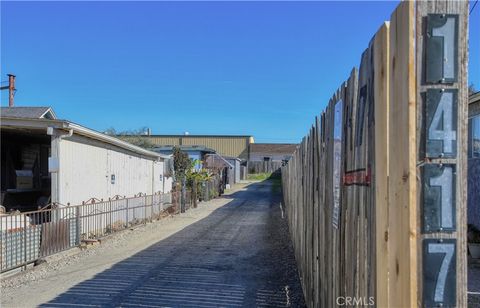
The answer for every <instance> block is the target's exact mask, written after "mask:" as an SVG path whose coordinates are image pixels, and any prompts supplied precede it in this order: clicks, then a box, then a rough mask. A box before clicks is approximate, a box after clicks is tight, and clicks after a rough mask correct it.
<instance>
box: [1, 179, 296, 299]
mask: <svg viewBox="0 0 480 308" xmlns="http://www.w3.org/2000/svg"><path fill="white" fill-rule="evenodd" d="M279 201H280V196H279V194H278V193H275V192H273V190H272V185H271V183H270V182H261V183H253V184H250V185H248V186H246V187H244V188H240V189H238V188H237V189H235V190H234V191H233V192H231V193H230V194H227V195H224V196H223V197H222V198H218V199H215V200H212V201H210V202H206V203H200V205H199V207H198V208H197V209H192V210H190V211H188V212H187V213H184V214H182V215H178V216H175V217H173V218H167V219H165V220H162V221H159V222H156V223H152V224H149V225H147V226H145V227H141V228H138V229H135V230H133V231H126V232H122V233H119V234H117V235H115V236H112V237H110V238H108V239H106V240H104V241H103V242H102V244H101V245H99V246H97V247H95V248H91V249H87V250H84V251H82V252H80V253H77V254H75V255H73V256H64V257H62V258H57V260H56V259H55V258H53V259H52V260H50V261H49V262H48V263H46V264H42V265H40V266H37V267H35V268H34V269H33V270H30V271H27V272H26V273H23V274H21V275H18V276H15V277H11V278H8V279H6V280H4V281H2V307H33V306H38V305H40V306H41V307H66V306H69V307H70V306H72V305H74V306H75V307H98V306H103V307H120V306H121V307H158V306H162V307H172V306H173V307H175V306H181V307H212V306H213V307H215V306H222V307H225V306H229V307H230V306H243V307H254V306H257V307H262V306H264V307H272V306H273V307H275V306H278V307H285V306H293V307H302V306H304V302H303V295H302V290H301V286H300V282H299V279H298V275H297V270H296V264H295V260H294V256H293V249H292V246H291V242H290V237H289V236H288V231H287V222H286V220H285V219H283V218H282V213H281V209H280V206H279V204H280V202H279Z"/></svg>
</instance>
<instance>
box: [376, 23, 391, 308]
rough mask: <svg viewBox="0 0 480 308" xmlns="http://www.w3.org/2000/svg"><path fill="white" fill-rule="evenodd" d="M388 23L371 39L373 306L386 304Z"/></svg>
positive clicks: (387, 291)
mask: <svg viewBox="0 0 480 308" xmlns="http://www.w3.org/2000/svg"><path fill="white" fill-rule="evenodd" d="M389 34H390V32H389V23H388V22H387V23H385V24H384V25H383V26H382V27H381V28H380V30H379V31H378V32H377V34H376V35H375V38H374V40H373V54H374V68H375V71H374V81H373V82H374V85H373V88H374V93H373V95H374V104H375V105H374V110H375V115H374V119H375V132H374V135H375V138H374V159H373V164H374V165H373V169H374V175H373V177H374V183H375V201H374V203H375V207H374V208H375V239H376V240H375V261H376V267H375V270H376V273H375V274H376V275H375V276H376V292H375V303H376V305H377V307H387V306H388V305H389V302H388V296H389V289H388V254H389V252H388V215H389V214H388V168H389V155H390V153H389V144H388V143H389V139H388V132H389V126H388V119H389V116H388V114H389V113H388V111H389V104H388V101H389V77H390V76H389Z"/></svg>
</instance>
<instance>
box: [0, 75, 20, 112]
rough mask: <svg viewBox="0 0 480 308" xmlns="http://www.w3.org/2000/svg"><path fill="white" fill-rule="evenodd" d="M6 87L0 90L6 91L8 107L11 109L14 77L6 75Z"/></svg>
mask: <svg viewBox="0 0 480 308" xmlns="http://www.w3.org/2000/svg"><path fill="white" fill-rule="evenodd" d="M7 76H8V86H4V87H0V90H6V89H8V107H13V105H14V103H13V95H14V94H15V90H16V89H15V75H13V74H7Z"/></svg>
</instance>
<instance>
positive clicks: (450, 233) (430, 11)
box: [414, 0, 469, 307]
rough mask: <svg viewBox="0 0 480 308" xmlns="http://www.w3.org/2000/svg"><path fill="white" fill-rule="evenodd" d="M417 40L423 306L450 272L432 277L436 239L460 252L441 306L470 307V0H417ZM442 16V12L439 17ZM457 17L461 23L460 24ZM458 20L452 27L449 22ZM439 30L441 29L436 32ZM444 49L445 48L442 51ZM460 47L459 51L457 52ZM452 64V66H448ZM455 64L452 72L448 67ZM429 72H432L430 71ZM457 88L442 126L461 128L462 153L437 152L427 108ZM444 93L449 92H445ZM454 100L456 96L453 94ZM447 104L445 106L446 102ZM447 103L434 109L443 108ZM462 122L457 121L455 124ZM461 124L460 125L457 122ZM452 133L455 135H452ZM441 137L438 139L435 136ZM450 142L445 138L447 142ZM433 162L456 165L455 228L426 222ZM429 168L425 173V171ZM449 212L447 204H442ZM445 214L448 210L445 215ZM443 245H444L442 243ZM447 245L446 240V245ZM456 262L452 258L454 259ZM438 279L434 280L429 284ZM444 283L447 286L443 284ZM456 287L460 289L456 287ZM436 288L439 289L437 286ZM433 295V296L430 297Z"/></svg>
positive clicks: (455, 148) (420, 287) (420, 294)
mask: <svg viewBox="0 0 480 308" xmlns="http://www.w3.org/2000/svg"><path fill="white" fill-rule="evenodd" d="M415 12H416V16H415V29H416V31H415V41H414V44H415V46H416V50H415V52H416V54H415V63H416V71H415V73H416V76H417V79H416V84H415V86H416V93H415V95H416V97H415V99H416V103H417V118H416V120H417V123H416V126H417V130H416V140H417V149H418V151H417V156H416V159H417V161H418V168H417V174H418V177H417V179H418V180H417V204H418V205H419V206H417V209H416V210H417V215H416V216H417V217H418V220H417V234H418V235H419V236H418V242H417V247H418V250H417V259H418V263H417V265H418V266H417V268H418V271H417V273H418V280H419V284H418V289H417V293H418V300H417V304H418V306H425V305H426V303H428V301H429V295H430V294H431V293H432V292H430V291H429V290H428V288H427V287H426V284H427V283H428V282H426V281H427V280H430V281H432V280H436V281H437V283H436V285H434V287H436V286H437V287H438V286H439V283H438V277H440V275H442V274H444V273H445V272H444V271H442V270H441V269H438V270H437V269H434V273H433V274H434V275H433V277H428V274H427V269H426V268H425V266H428V267H430V266H431V264H429V263H428V262H429V259H428V258H424V255H425V254H427V253H428V250H427V249H426V247H427V246H426V245H427V244H428V243H429V242H430V243H431V242H432V241H433V242H434V243H440V245H442V244H441V243H442V242H443V243H447V242H450V243H452V242H453V243H455V245H456V251H455V254H454V255H453V258H452V260H453V261H455V262H456V264H455V265H456V266H452V267H453V272H451V273H449V274H448V275H447V276H446V279H447V282H446V284H445V286H446V288H448V289H449V290H445V292H444V296H443V297H442V296H440V295H441V294H440V293H438V294H434V295H435V298H434V299H433V300H434V301H435V304H436V305H440V303H441V304H442V305H443V306H457V307H466V306H467V247H466V242H467V239H466V234H467V218H466V211H467V210H466V208H467V203H466V199H467V198H466V196H467V125H468V124H467V123H468V119H467V117H468V18H469V8H468V1H447V0H437V1H417V2H416V7H415ZM435 15H436V16H435ZM435 17H436V19H437V20H441V21H445V22H444V24H443V25H442V24H439V25H435V27H436V28H435V29H436V30H432V32H431V33H428V32H429V31H428V27H429V22H430V23H431V25H430V27H433V23H434V21H433V20H434V18H435ZM455 19H456V22H457V24H456V25H455ZM450 22H452V24H451V25H450V27H448V25H449V24H448V23H450ZM435 31H436V32H435ZM431 36H437V40H442V43H443V44H442V45H439V46H436V48H434V49H436V50H435V52H437V53H440V54H441V55H442V56H440V57H438V58H439V59H441V60H442V61H441V62H440V63H439V62H435V61H433V58H435V55H434V54H432V52H430V50H428V39H429V38H431ZM447 48H451V49H450V50H451V51H453V54H452V55H450V54H449V52H448V51H447ZM442 49H443V50H442ZM455 51H456V52H455ZM447 66H448V67H447ZM432 67H433V68H436V69H440V70H442V68H443V75H444V76H443V78H445V79H443V80H442V78H440V80H433V81H432V80H431V79H432V78H431V74H430V69H431V68H432ZM449 69H450V73H448V70H449ZM427 72H428V73H427ZM455 73H456V78H455V77H454V78H453V79H452V80H449V79H450V78H449V77H451V76H452V74H453V76H455ZM435 92H437V93H446V92H449V93H457V99H456V112H455V108H452V110H448V109H444V110H443V112H442V123H443V125H442V126H443V127H442V128H441V130H440V131H441V132H442V135H443V136H444V137H442V138H447V137H446V136H448V135H447V134H448V132H447V127H446V126H449V125H450V124H451V125H452V127H451V130H452V131H456V138H455V139H456V140H455V141H456V144H455V142H453V143H452V148H451V149H452V150H453V152H456V154H455V155H453V154H452V155H448V153H441V155H440V156H438V157H435V155H431V153H428V152H431V151H430V150H429V149H427V148H426V147H427V145H426V140H427V139H428V140H430V139H432V137H431V134H430V133H429V130H430V128H431V127H433V128H434V129H438V128H439V127H435V125H434V123H433V122H434V121H433V120H432V121H431V122H429V119H428V117H427V114H426V113H427V110H429V111H430V110H432V108H431V107H430V105H429V103H428V101H431V100H430V99H431V93H435ZM442 95H443V94H442ZM453 100H455V97H454V96H453ZM444 106H445V105H444ZM453 106H455V101H453ZM440 109H441V108H440V107H437V109H436V110H435V109H433V110H434V111H435V113H437V112H438V111H439V110H440ZM449 116H451V120H452V121H453V122H452V123H448V125H447V124H446V123H447V119H448V118H449ZM455 123H456V125H455ZM455 126H456V127H455ZM450 138H451V137H450ZM435 142H438V141H435ZM445 142H446V141H442V143H445ZM445 149H446V146H445V145H444V146H443V148H442V150H445ZM427 166H451V167H453V168H454V170H456V176H455V173H453V175H454V177H455V178H454V180H453V183H451V185H452V186H453V187H454V189H453V190H452V193H451V197H452V204H451V210H452V212H453V214H454V215H453V218H456V219H454V221H455V224H454V228H453V230H445V229H444V228H442V227H440V228H439V230H438V231H433V232H432V231H428V230H425V227H424V224H425V223H424V219H425V215H426V214H425V213H426V212H427V211H426V206H427V204H426V203H427V202H428V201H425V200H426V199H425V198H426V196H425V195H426V194H425V187H427V186H430V184H432V180H431V179H429V178H427V177H426V175H425V168H426V167H427ZM422 171H423V172H422ZM444 192H445V191H444V188H442V193H440V194H439V195H441V198H442V200H443V199H444V198H445V197H446V196H445V195H444ZM442 212H443V209H442ZM441 216H443V213H442V214H441ZM437 245H438V244H437ZM443 245H445V244H443ZM435 256H437V257H438V256H440V257H441V258H442V259H443V260H444V261H445V264H447V263H446V261H448V260H447V259H446V257H447V255H446V254H445V253H437V254H435ZM450 262H452V261H450ZM450 279H454V285H453V286H451V287H450V284H448V280H450ZM428 284H432V283H428ZM440 287H442V286H440ZM452 289H456V290H452ZM433 291H434V292H436V291H437V290H436V289H434V290H433ZM447 291H454V293H456V294H455V295H456V298H454V299H453V303H454V304H453V305H450V304H448V303H447V302H446V301H448V296H447ZM437 295H438V300H443V301H444V302H437V301H436V297H437ZM430 299H431V296H430Z"/></svg>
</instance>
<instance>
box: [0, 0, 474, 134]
mask: <svg viewBox="0 0 480 308" xmlns="http://www.w3.org/2000/svg"><path fill="white" fill-rule="evenodd" d="M472 3H473V1H471V4H472ZM397 5H398V1H384V2H379V1H375V2H359V1H353V2H327V1H318V2H159V1H153V2H126V1H125V2H123V1H122V2H69V1H63V2H16V1H13V2H11V1H2V2H1V3H0V9H1V12H0V16H1V48H0V49H1V66H0V69H1V81H2V82H4V81H6V80H7V79H6V75H5V74H7V73H13V74H15V75H17V89H18V90H17V93H16V95H15V104H16V106H45V105H46V106H52V107H53V108H54V110H55V112H56V113H57V115H58V116H59V118H62V119H68V120H71V121H73V122H76V123H79V124H81V125H85V126H87V127H90V128H92V129H95V130H98V131H104V130H106V129H108V128H112V127H113V128H115V129H116V130H117V131H125V130H136V129H139V128H141V127H145V126H146V127H149V128H150V129H151V130H152V133H153V134H183V133H184V132H186V131H188V132H189V133H190V134H192V135H193V134H195V135H197V134H203V135H211V134H220V135H253V136H254V137H255V141H256V142H274V143H279V142H285V143H293V142H295V143H296V142H300V141H301V138H302V137H303V136H304V135H305V134H306V133H307V132H308V129H309V127H310V126H311V124H312V123H313V120H314V117H315V116H316V115H319V114H320V113H321V111H322V110H323V109H324V108H325V106H326V104H327V103H328V100H329V98H330V97H331V96H332V94H333V93H334V91H336V89H337V88H338V87H339V86H340V85H341V83H342V82H344V81H345V80H346V79H347V78H348V76H349V74H350V71H351V70H352V69H353V67H358V66H359V64H360V57H361V54H362V52H363V51H364V50H365V48H366V47H367V46H368V43H369V41H370V39H371V38H372V37H373V35H374V34H375V32H376V31H377V30H378V29H379V28H380V26H381V25H382V23H383V22H384V21H386V20H389V19H390V16H391V13H392V12H393V10H394V9H395V7H396V6H397ZM469 32H470V38H469V39H470V46H469V47H470V67H469V82H470V83H473V84H474V85H475V86H476V88H477V89H479V90H480V5H477V7H476V8H475V10H474V11H473V13H472V14H471V15H470V31H469ZM2 85H3V83H2ZM1 105H2V106H6V105H8V98H7V93H6V91H2V93H1Z"/></svg>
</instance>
